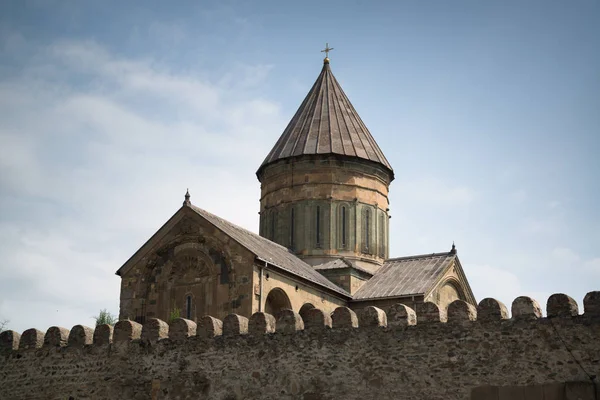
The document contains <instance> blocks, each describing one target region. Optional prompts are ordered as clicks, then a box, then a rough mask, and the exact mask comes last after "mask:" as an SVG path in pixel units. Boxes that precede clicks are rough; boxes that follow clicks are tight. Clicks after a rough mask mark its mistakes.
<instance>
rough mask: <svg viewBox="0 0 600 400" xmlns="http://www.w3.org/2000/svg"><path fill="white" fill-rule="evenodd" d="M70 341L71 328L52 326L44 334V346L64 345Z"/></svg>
mask: <svg viewBox="0 0 600 400" xmlns="http://www.w3.org/2000/svg"><path fill="white" fill-rule="evenodd" d="M68 342H69V330H68V329H67V328H61V327H59V326H51V327H50V328H48V330H47V331H46V335H45V336H44V346H48V347H64V346H66V345H67V343H68Z"/></svg>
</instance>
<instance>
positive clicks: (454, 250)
mask: <svg viewBox="0 0 600 400" xmlns="http://www.w3.org/2000/svg"><path fill="white" fill-rule="evenodd" d="M450 254H456V246H455V245H454V240H453V241H452V250H450Z"/></svg>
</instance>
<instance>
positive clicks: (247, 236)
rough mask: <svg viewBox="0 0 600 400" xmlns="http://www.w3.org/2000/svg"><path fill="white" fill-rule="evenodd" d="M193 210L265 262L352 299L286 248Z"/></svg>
mask: <svg viewBox="0 0 600 400" xmlns="http://www.w3.org/2000/svg"><path fill="white" fill-rule="evenodd" d="M190 207H191V209H192V210H194V211H195V212H197V213H198V214H200V215H201V216H202V217H204V218H205V219H206V220H207V221H208V222H210V223H211V224H213V225H214V226H216V227H217V228H218V229H220V230H221V231H223V232H224V233H226V234H227V235H228V236H229V237H231V238H232V239H233V240H235V241H236V242H238V243H239V244H241V245H242V246H244V247H245V248H247V249H248V250H249V251H251V252H252V253H254V255H255V256H256V257H258V258H260V259H261V260H263V261H267V262H268V263H269V264H272V265H275V266H277V267H279V268H281V269H283V270H285V271H287V272H290V273H292V274H294V275H297V276H299V277H301V278H304V279H306V280H308V281H310V282H313V283H315V284H317V285H320V286H323V287H326V288H327V289H330V290H333V291H335V292H337V293H339V294H342V295H344V296H346V297H351V296H350V294H349V293H348V292H346V291H345V290H343V289H342V288H340V287H338V286H337V285H335V284H334V283H332V282H331V281H330V280H328V279H327V278H325V277H324V276H323V275H321V274H320V273H318V272H317V271H315V269H314V268H313V267H311V266H310V265H308V264H307V263H305V262H304V261H302V260H301V259H299V258H298V257H296V256H295V255H294V254H292V253H291V252H290V251H289V250H288V249H286V248H285V247H283V246H281V245H279V244H277V243H274V242H271V241H270V240H269V239H266V238H264V237H262V236H259V235H257V234H255V233H253V232H250V231H248V230H246V229H244V228H242V227H240V226H237V225H235V224H232V223H231V222H229V221H227V220H225V219H223V218H221V217H218V216H216V215H214V214H211V213H209V212H208V211H205V210H203V209H201V208H199V207H196V206H194V205H191V206H190Z"/></svg>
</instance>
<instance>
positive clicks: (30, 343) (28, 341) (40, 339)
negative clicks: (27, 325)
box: [19, 328, 44, 350]
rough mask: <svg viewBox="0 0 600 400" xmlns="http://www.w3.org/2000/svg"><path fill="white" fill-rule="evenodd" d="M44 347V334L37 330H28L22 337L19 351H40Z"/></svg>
mask: <svg viewBox="0 0 600 400" xmlns="http://www.w3.org/2000/svg"><path fill="white" fill-rule="evenodd" d="M43 345H44V332H42V331H38V330H37V329H35V328H31V329H27V330H26V331H25V332H23V334H22V335H21V341H20V342H19V349H21V350H26V349H39V348H40V347H42V346H43Z"/></svg>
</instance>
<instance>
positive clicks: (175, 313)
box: [169, 307, 181, 324]
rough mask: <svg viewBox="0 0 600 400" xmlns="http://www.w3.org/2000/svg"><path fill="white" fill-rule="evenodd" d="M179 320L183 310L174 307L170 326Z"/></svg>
mask: <svg viewBox="0 0 600 400" xmlns="http://www.w3.org/2000/svg"><path fill="white" fill-rule="evenodd" d="M177 318H181V309H180V308H177V307H173V309H172V310H171V312H170V313H169V324H170V323H172V322H173V321H175V320H176V319H177Z"/></svg>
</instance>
